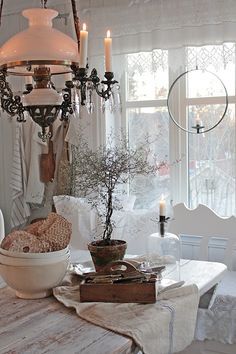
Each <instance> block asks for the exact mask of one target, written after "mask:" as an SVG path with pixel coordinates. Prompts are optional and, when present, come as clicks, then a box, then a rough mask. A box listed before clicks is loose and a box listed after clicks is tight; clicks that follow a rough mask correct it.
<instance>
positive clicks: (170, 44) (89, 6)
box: [80, 0, 236, 55]
mask: <svg viewBox="0 0 236 354" xmlns="http://www.w3.org/2000/svg"><path fill="white" fill-rule="evenodd" d="M80 10H81V12H80V16H81V18H82V21H85V22H86V23H87V24H88V27H89V41H90V54H92V55H102V54H103V46H102V38H103V37H104V35H105V33H106V30H107V29H108V28H109V29H111V30H112V36H113V38H114V41H113V53H114V54H124V53H133V52H138V51H146V50H148V51H150V50H152V49H155V48H164V49H166V48H177V47H181V46H186V45H204V44H209V43H212V42H215V43H221V42H224V41H234V39H235V33H236V2H235V1H234V0H119V1H117V0H90V1H88V0H82V1H80Z"/></svg>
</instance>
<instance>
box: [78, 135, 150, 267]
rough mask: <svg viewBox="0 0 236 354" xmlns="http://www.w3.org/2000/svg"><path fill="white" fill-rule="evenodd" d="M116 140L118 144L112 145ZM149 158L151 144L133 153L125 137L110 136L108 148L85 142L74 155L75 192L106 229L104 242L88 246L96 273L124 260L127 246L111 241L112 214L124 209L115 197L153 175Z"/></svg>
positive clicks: (94, 242)
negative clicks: (127, 186) (134, 181)
mask: <svg viewBox="0 0 236 354" xmlns="http://www.w3.org/2000/svg"><path fill="white" fill-rule="evenodd" d="M115 138H116V139H115ZM114 140H116V142H117V143H116V144H113V143H112V142H113V141H114ZM148 154H149V150H148V144H146V145H145V146H140V147H138V148H137V149H132V148H130V147H129V146H128V141H127V139H126V137H125V136H124V134H121V136H120V137H119V138H118V139H117V137H114V136H112V135H111V136H110V138H109V139H108V143H107V144H106V146H103V145H102V146H100V147H99V148H98V149H97V150H95V151H92V150H91V149H90V148H89V146H88V144H87V142H85V141H83V140H81V142H80V145H79V146H78V147H77V148H76V152H75V153H74V155H73V174H74V177H75V190H76V191H79V194H80V196H83V197H87V198H88V200H89V201H90V202H91V204H92V206H93V207H95V208H96V210H97V213H98V215H99V217H100V220H101V223H102V226H103V234H102V240H98V241H93V242H91V243H90V244H89V245H88V248H89V250H90V252H91V255H92V258H93V261H94V264H95V267H96V269H97V270H98V269H99V267H100V266H103V265H105V264H107V263H108V262H110V261H113V260H118V259H122V258H123V257H124V254H125V250H126V247H127V245H126V242H125V241H123V240H112V239H111V237H112V233H113V228H114V220H113V218H112V217H113V211H114V210H116V209H119V208H120V207H121V206H120V201H119V198H117V195H116V193H117V190H118V187H119V186H120V185H122V184H124V185H125V184H126V183H127V182H128V181H129V180H131V179H132V178H134V177H135V176H136V175H138V174H140V175H147V174H150V173H153V172H154V167H153V166H152V165H150V164H149V162H148ZM106 255H107V256H108V257H107V259H106Z"/></svg>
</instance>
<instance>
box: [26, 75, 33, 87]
mask: <svg viewBox="0 0 236 354" xmlns="http://www.w3.org/2000/svg"><path fill="white" fill-rule="evenodd" d="M32 83H33V78H32V76H31V75H29V76H28V75H27V76H25V84H26V85H30V84H32Z"/></svg>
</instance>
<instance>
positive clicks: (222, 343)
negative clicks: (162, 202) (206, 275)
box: [170, 203, 236, 354]
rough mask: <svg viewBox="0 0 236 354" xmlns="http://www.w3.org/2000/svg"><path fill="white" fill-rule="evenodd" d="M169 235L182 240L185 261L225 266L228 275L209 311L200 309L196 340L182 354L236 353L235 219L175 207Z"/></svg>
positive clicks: (204, 209)
mask: <svg viewBox="0 0 236 354" xmlns="http://www.w3.org/2000/svg"><path fill="white" fill-rule="evenodd" d="M170 232H173V233H175V234H177V235H179V236H180V237H181V241H182V257H183V258H190V259H199V260H204V261H218V262H222V263H225V264H226V265H227V267H228V271H227V273H226V274H225V276H224V279H223V280H222V281H221V283H220V284H219V285H218V286H217V288H216V290H215V292H214V294H213V296H212V298H211V301H210V303H209V304H208V308H199V310H198V320H197V326H196V333H195V338H196V340H195V341H194V342H193V343H192V345H191V346H190V347H188V348H187V349H186V350H185V351H183V352H181V354H210V353H211V354H219V353H221V354H222V353H225V354H235V353H236V271H235V270H236V253H235V252H234V248H235V243H236V218H235V216H231V217H229V218H223V217H220V216H218V215H216V214H215V213H214V212H213V211H212V210H211V209H209V208H208V207H206V206H204V205H201V204H200V205H199V206H198V207H197V208H196V209H192V210H191V209H188V208H187V207H186V206H185V205H184V204H183V203H180V204H177V205H176V206H174V220H173V221H172V223H171V225H170Z"/></svg>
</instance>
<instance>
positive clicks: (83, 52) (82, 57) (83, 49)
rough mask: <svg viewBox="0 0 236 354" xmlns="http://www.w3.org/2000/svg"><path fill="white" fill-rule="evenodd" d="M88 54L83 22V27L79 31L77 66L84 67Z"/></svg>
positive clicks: (86, 36)
mask: <svg viewBox="0 0 236 354" xmlns="http://www.w3.org/2000/svg"><path fill="white" fill-rule="evenodd" d="M87 56H88V31H86V24H85V23H84V24H83V29H82V30H81V31H80V53H79V66H80V68H85V67H86V64H87Z"/></svg>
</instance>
